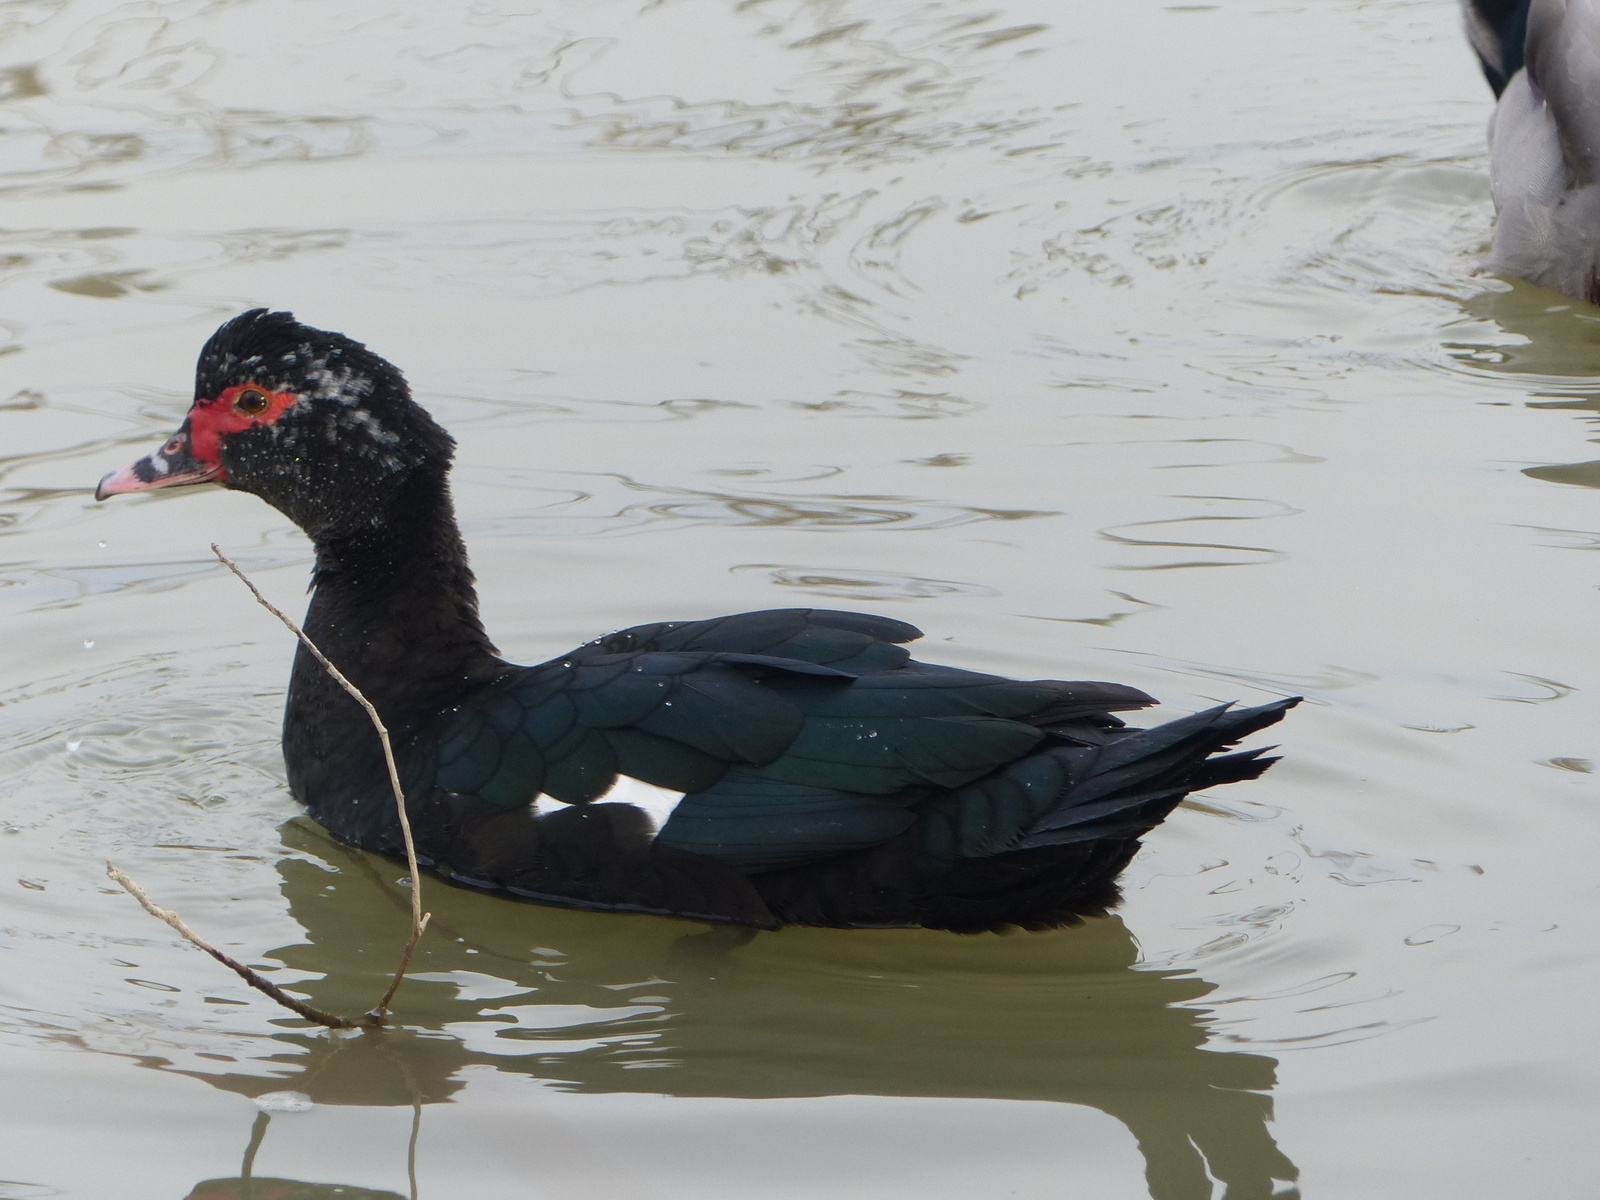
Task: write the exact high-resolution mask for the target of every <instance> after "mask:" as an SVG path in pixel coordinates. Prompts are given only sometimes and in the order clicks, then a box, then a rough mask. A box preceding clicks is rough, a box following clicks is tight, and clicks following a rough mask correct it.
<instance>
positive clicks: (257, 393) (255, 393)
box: [233, 387, 271, 417]
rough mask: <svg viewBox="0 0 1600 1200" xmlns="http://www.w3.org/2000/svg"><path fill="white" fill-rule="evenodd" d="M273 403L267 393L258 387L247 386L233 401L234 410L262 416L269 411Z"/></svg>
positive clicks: (251, 415) (248, 415)
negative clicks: (268, 407)
mask: <svg viewBox="0 0 1600 1200" xmlns="http://www.w3.org/2000/svg"><path fill="white" fill-rule="evenodd" d="M270 403H271V401H270V400H268V399H267V394H266V393H265V392H263V391H262V390H261V389H260V388H258V387H247V388H244V389H242V390H241V391H240V392H239V395H238V396H237V397H235V399H234V401H233V410H234V411H235V412H240V413H243V414H244V415H245V416H247V417H256V416H260V415H261V414H262V413H264V412H266V411H267V406H268V405H269V404H270Z"/></svg>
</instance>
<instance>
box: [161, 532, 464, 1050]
mask: <svg viewBox="0 0 1600 1200" xmlns="http://www.w3.org/2000/svg"><path fill="white" fill-rule="evenodd" d="M211 553H213V554H215V555H216V556H217V558H218V559H219V560H220V561H221V562H222V565H223V566H225V567H227V568H228V570H230V571H232V572H233V573H234V574H235V575H237V576H238V577H239V582H240V583H242V584H244V585H245V587H247V588H249V589H250V594H251V595H252V596H254V597H255V598H256V600H257V602H258V603H259V604H260V605H261V607H263V608H265V609H266V610H267V611H268V612H269V613H271V614H272V615H273V616H275V617H277V618H278V620H280V621H282V622H283V623H284V625H286V626H287V627H288V629H289V632H290V633H292V634H294V635H295V637H297V638H299V639H300V644H301V645H303V646H304V647H305V648H306V649H307V650H309V651H311V654H312V657H314V658H315V659H316V660H317V661H318V662H319V663H321V664H322V666H323V669H324V670H326V671H327V672H328V674H329V675H331V676H332V677H333V681H334V682H335V683H337V684H338V685H339V686H340V687H342V688H343V689H344V690H345V691H347V692H349V693H350V695H351V697H352V698H353V699H354V700H355V701H356V703H357V704H359V705H361V707H362V708H364V709H365V710H366V712H367V716H368V717H369V718H371V720H372V727H373V728H374V729H376V730H377V731H378V740H379V741H380V742H382V743H383V761H384V764H385V765H386V766H387V767H388V768H389V786H390V787H391V788H392V789H394V805H395V811H396V812H397V813H398V814H399V816H400V836H401V837H402V838H404V839H405V844H406V867H407V869H408V870H409V871H410V872H411V940H410V941H408V942H407V943H406V948H405V952H404V953H403V954H401V956H400V965H399V967H397V968H396V969H395V973H394V980H393V982H391V983H390V984H389V990H388V991H387V992H385V993H384V994H383V999H382V1000H380V1001H379V1002H378V1006H377V1007H376V1008H374V1009H373V1010H372V1012H371V1013H369V1014H368V1015H369V1016H370V1017H372V1018H374V1019H375V1020H377V1021H382V1020H383V1018H384V1016H385V1015H386V1014H387V1013H388V1011H389V1001H390V1000H392V999H394V994H395V992H396V990H398V989H399V987H400V981H401V980H402V979H404V978H405V974H406V968H407V967H408V966H410V965H411V954H412V952H413V951H414V950H416V948H417V942H418V941H419V940H420V939H421V938H422V931H423V930H424V929H426V928H427V927H428V918H429V917H431V916H432V915H433V914H432V913H425V912H423V911H422V875H421V872H420V871H419V870H418V868H417V847H416V844H415V843H414V842H413V841H412V840H411V821H410V819H409V818H408V817H407V816H406V797H405V792H404V791H403V790H402V789H401V787H400V771H399V768H397V767H396V766H395V763H394V747H393V746H391V745H390V743H389V730H388V729H387V728H386V727H385V726H384V723H383V718H382V717H380V716H378V710H377V709H376V708H374V707H373V706H372V702H371V701H370V700H368V699H367V698H366V697H365V696H363V695H362V694H361V689H360V688H358V687H356V685H355V684H353V683H351V682H350V681H349V680H348V679H346V678H345V677H344V673H343V672H342V671H340V670H339V668H338V667H336V666H334V665H333V664H332V663H331V662H329V661H328V658H327V655H325V654H323V653H322V651H321V650H319V649H317V646H316V643H315V642H313V641H312V640H311V639H310V638H309V637H307V636H306V633H305V630H303V629H301V628H300V626H298V625H296V624H295V623H294V622H293V621H291V620H290V619H289V618H288V617H286V616H284V615H283V612H282V611H281V610H280V609H278V608H277V607H276V606H275V605H273V603H272V602H271V601H270V600H268V599H267V598H266V597H265V596H263V595H262V594H261V592H260V591H259V590H258V589H257V587H256V585H255V584H253V583H251V582H250V577H249V576H247V575H246V574H245V573H244V572H243V571H241V570H240V569H239V566H238V564H237V563H235V562H234V561H233V559H231V558H229V557H228V556H227V555H226V554H224V553H223V552H222V549H221V547H219V546H218V545H217V544H216V543H215V542H212V543H211ZM141 903H143V902H142V901H141ZM174 919H176V917H174ZM162 920H166V918H165V917H162ZM168 924H171V922H168ZM173 928H175V929H176V928H177V926H173ZM179 932H180V933H181V932H183V931H182V930H181V929H180V930H179ZM185 936H188V935H187V934H186V935H185ZM196 944H197V945H199V944H200V943H198V942H197V943H196ZM203 948H205V949H210V948H209V947H203ZM211 953H212V954H216V953H217V952H216V951H215V950H212V951H211ZM219 957H220V956H219ZM230 965H231V964H230Z"/></svg>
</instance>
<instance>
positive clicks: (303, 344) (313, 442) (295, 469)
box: [95, 308, 455, 541]
mask: <svg viewBox="0 0 1600 1200" xmlns="http://www.w3.org/2000/svg"><path fill="white" fill-rule="evenodd" d="M454 448H455V443H454V441H453V440H452V439H451V437H450V435H449V434H447V433H446V432H445V431H444V430H443V429H441V428H440V427H439V425H438V424H437V423H436V422H435V421H434V420H433V418H432V417H430V416H429V415H428V413H427V411H426V410H424V409H423V408H422V407H421V406H420V405H418V404H416V403H415V402H414V401H413V400H412V399H411V393H410V389H409V388H408V387H407V386H406V381H405V378H404V376H402V375H401V374H400V371H399V369H398V368H396V367H395V366H393V365H392V364H391V363H389V362H387V361H386V360H384V359H383V358H380V357H379V356H378V355H376V354H374V353H372V351H370V350H368V349H367V348H366V347H365V346H363V345H362V344H361V343H360V342H357V341H354V340H353V339H351V338H347V337H345V336H344V335H343V334H338V333H330V332H328V331H326V330H321V329H313V328H311V327H310V326H308V325H302V324H300V323H299V322H298V321H296V320H295V319H294V317H293V315H292V314H290V313H284V312H269V311H268V310H266V309H264V308H257V309H252V310H251V311H250V312H247V313H243V314H241V315H239V316H237V317H234V318H233V319H232V320H231V321H228V322H226V323H225V324H224V325H222V326H221V327H220V328H219V329H218V330H217V331H216V332H215V333H214V334H212V335H211V338H210V340H209V341H207V342H206V344H205V347H204V349H202V350H201V351H200V360H199V362H198V364H197V365H196V368H195V391H194V404H193V406H192V407H191V408H190V409H189V415H188V416H187V417H186V418H185V420H184V422H183V424H182V426H180V427H179V429H178V431H177V432H176V433H174V434H173V435H172V436H171V437H170V438H168V439H167V440H166V442H165V443H163V444H162V445H161V446H160V447H159V448H158V449H156V450H154V451H152V452H151V453H149V454H147V455H146V456H145V457H144V458H141V459H139V460H138V461H137V462H132V463H129V464H128V465H127V466H125V467H123V468H122V469H121V470H118V471H113V472H111V474H109V475H107V476H106V477H105V478H104V479H102V480H101V481H100V486H99V487H98V488H96V489H95V498H96V499H97V500H104V499H106V498H107V497H108V496H115V495H118V494H120V493H123V492H148V491H153V490H155V489H157V488H168V487H183V486H186V485H188V484H195V483H220V484H222V486H224V487H228V488H234V489H237V490H239V491H244V492H250V493H252V494H253V495H256V496H259V497H261V499H263V500H265V501H266V502H267V503H268V504H271V505H272V506H273V507H274V508H276V509H278V510H279V511H280V512H282V513H283V514H284V515H285V516H287V517H288V518H289V519H290V520H291V521H293V522H294V523H295V524H296V525H298V526H300V528H301V529H303V530H304V531H305V532H306V533H307V534H308V535H310V537H311V538H312V539H313V540H314V541H325V540H330V539H336V538H341V537H347V536H351V535H355V534H359V533H360V532H361V531H362V530H364V529H368V528H371V527H373V526H375V525H378V524H381V523H382V522H383V520H384V519H385V514H386V513H387V512H388V511H389V509H390V506H391V505H392V503H393V501H394V499H395V497H396V496H398V495H399V494H400V493H401V492H403V491H404V490H406V488H407V485H408V484H411V483H414V482H416V481H417V480H419V479H431V480H435V481H437V480H442V478H443V476H444V475H445V473H446V472H447V471H448V470H449V466H450V458H451V455H452V454H453V452H454Z"/></svg>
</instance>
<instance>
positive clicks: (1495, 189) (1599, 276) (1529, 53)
mask: <svg viewBox="0 0 1600 1200" xmlns="http://www.w3.org/2000/svg"><path fill="white" fill-rule="evenodd" d="M1462 7H1463V9H1464V11H1465V14H1466V21H1467V35H1468V37H1469V38H1470V39H1471V41H1472V46H1473V49H1475V50H1476V51H1477V52H1478V61H1479V63H1480V64H1482V66H1483V73H1484V76H1485V77H1486V78H1487V79H1488V81H1489V86H1490V87H1491V88H1493V89H1494V94H1495V96H1496V97H1497V103H1496V104H1495V109H1494V115H1493V116H1492V117H1491V118H1490V119H1489V189H1490V191H1491V193H1492V194H1493V196H1494V207H1495V228H1494V245H1493V247H1492V248H1491V250H1490V252H1489V256H1488V258H1487V260H1486V261H1485V265H1486V266H1487V267H1488V268H1489V269H1490V270H1492V271H1496V272H1498V273H1500V274H1502V275H1515V276H1517V277H1519V278H1522V279H1526V280H1528V281H1530V282H1532V283H1536V284H1539V285H1540V286H1541V287H1547V288H1551V289H1553V290H1554V291H1558V292H1564V293H1566V294H1567V295H1569V296H1572V297H1575V298H1576V299H1579V300H1587V301H1589V303H1591V304H1600V0H1462Z"/></svg>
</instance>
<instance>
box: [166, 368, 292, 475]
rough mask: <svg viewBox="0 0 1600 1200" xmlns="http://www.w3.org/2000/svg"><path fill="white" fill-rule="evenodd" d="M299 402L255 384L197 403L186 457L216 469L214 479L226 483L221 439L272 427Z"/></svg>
mask: <svg viewBox="0 0 1600 1200" xmlns="http://www.w3.org/2000/svg"><path fill="white" fill-rule="evenodd" d="M298 399H300V397H299V396H298V395H296V394H295V393H294V392H273V391H268V390H267V389H266V388H264V387H262V386H261V385H260V384H257V383H242V384H236V385H234V386H233V387H227V388H223V389H222V391H221V392H220V393H219V394H218V395H217V396H215V397H214V398H212V399H210V400H196V401H195V402H194V407H193V408H191V409H190V410H189V453H190V454H191V455H193V456H194V457H195V458H196V459H197V460H198V461H200V462H203V463H205V464H206V465H207V466H209V467H213V468H215V469H216V471H217V474H216V475H215V478H216V479H219V480H220V479H225V478H227V475H226V473H225V472H224V471H223V469H222V439H223V438H224V437H226V436H228V435H229V434H230V433H241V432H243V431H244V430H246V429H249V428H250V427H251V426H252V425H271V424H272V423H273V422H274V421H276V420H277V419H278V418H279V417H281V416H282V415H283V413H284V410H285V409H286V408H288V407H289V406H290V405H291V404H293V403H294V402H295V401H297V400H298Z"/></svg>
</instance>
